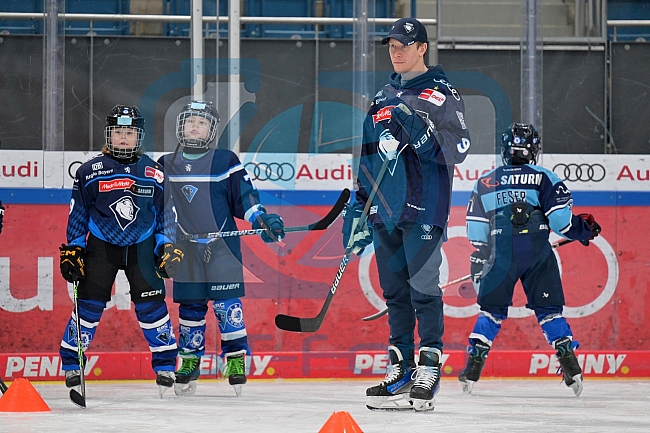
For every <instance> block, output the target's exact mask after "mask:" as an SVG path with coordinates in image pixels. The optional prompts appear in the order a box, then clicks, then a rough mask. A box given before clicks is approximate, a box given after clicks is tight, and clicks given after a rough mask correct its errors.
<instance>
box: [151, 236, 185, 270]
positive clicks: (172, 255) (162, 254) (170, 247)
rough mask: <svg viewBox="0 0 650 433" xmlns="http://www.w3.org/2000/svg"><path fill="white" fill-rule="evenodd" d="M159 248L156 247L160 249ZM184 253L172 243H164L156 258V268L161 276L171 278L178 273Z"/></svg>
mask: <svg viewBox="0 0 650 433" xmlns="http://www.w3.org/2000/svg"><path fill="white" fill-rule="evenodd" d="M160 249H161V248H158V250H160ZM184 257H185V253H183V250H181V249H180V248H178V247H176V246H174V244H170V243H166V244H165V245H163V246H162V251H159V257H158V258H157V259H156V270H157V271H158V274H159V275H160V277H161V278H173V277H175V276H176V274H178V269H179V268H180V265H181V262H182V261H183V258H184Z"/></svg>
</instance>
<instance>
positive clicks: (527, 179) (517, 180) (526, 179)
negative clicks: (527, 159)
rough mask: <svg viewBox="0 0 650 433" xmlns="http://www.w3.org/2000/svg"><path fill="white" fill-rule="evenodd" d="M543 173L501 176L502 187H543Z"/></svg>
mask: <svg viewBox="0 0 650 433" xmlns="http://www.w3.org/2000/svg"><path fill="white" fill-rule="evenodd" d="M543 177H544V176H543V174H542V173H523V174H509V175H506V176H501V184H502V185H541V184H542V179H543Z"/></svg>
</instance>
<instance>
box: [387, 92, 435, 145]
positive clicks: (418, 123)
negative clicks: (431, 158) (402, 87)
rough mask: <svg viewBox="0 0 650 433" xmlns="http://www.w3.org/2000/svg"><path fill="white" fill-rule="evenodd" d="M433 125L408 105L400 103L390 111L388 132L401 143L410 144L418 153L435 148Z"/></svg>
mask: <svg viewBox="0 0 650 433" xmlns="http://www.w3.org/2000/svg"><path fill="white" fill-rule="evenodd" d="M433 128H434V126H433V124H429V123H428V122H427V121H426V120H424V119H423V118H422V116H420V115H419V114H417V113H415V112H413V111H412V110H411V109H410V108H409V107H408V106H407V105H406V104H403V103H400V104H398V105H397V107H395V108H393V109H392V110H390V119H389V120H388V130H389V131H390V133H391V134H392V135H393V137H395V139H396V140H397V141H399V142H400V143H409V144H410V145H411V146H412V147H413V149H415V151H416V152H417V153H423V152H426V151H428V150H430V149H431V148H432V147H433V140H435V138H434V137H433Z"/></svg>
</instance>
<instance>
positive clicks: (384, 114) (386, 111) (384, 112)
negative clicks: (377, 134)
mask: <svg viewBox="0 0 650 433" xmlns="http://www.w3.org/2000/svg"><path fill="white" fill-rule="evenodd" d="M393 108H395V106H394V105H388V106H386V107H384V108H382V109H381V110H379V111H377V112H376V113H375V114H373V115H372V121H373V123H374V124H375V125H376V124H377V123H379V122H382V121H384V120H389V119H390V117H391V115H390V110H392V109H393Z"/></svg>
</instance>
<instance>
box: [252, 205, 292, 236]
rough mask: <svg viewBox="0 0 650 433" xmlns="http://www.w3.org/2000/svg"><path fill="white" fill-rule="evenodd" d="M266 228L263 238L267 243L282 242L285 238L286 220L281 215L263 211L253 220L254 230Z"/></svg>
mask: <svg viewBox="0 0 650 433" xmlns="http://www.w3.org/2000/svg"><path fill="white" fill-rule="evenodd" d="M257 229H265V231H264V232H262V240H263V241H264V242H266V243H272V242H280V241H281V240H282V239H283V238H284V235H285V233H284V221H283V220H282V217H281V216H280V215H277V214H274V213H266V212H262V213H261V214H259V215H258V216H257V217H256V218H255V220H253V230H257ZM269 232H270V233H269Z"/></svg>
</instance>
